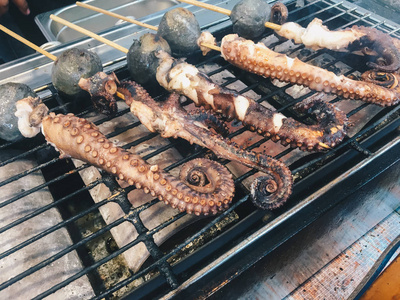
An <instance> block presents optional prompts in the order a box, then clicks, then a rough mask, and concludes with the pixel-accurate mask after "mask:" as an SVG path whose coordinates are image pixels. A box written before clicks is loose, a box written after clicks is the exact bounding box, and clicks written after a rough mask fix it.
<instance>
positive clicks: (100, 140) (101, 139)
mask: <svg viewBox="0 0 400 300" xmlns="http://www.w3.org/2000/svg"><path fill="white" fill-rule="evenodd" d="M97 142H98V143H104V142H105V139H103V138H100V139H98V140H97Z"/></svg>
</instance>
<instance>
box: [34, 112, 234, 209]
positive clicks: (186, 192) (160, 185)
mask: <svg viewBox="0 0 400 300" xmlns="http://www.w3.org/2000/svg"><path fill="white" fill-rule="evenodd" d="M42 132H43V134H44V136H45V138H46V140H47V141H48V142H49V143H50V144H52V145H54V147H56V148H57V149H58V151H59V152H60V154H61V155H60V157H63V158H64V157H73V158H76V159H80V160H82V161H85V162H88V163H90V164H92V165H94V166H96V167H98V168H101V169H103V170H105V171H107V172H109V173H111V174H114V175H115V176H117V177H118V178H119V179H120V180H124V181H126V182H127V183H128V184H129V185H135V186H136V187H137V188H142V189H143V190H144V191H145V192H146V193H151V194H152V195H154V196H157V197H158V198H159V199H160V200H162V201H164V202H165V203H166V204H169V205H171V206H172V207H173V208H178V209H179V210H180V211H186V212H187V213H190V214H191V213H194V214H196V215H200V214H203V215H208V214H216V213H218V212H220V211H223V210H225V209H227V208H228V207H229V203H230V202H231V201H232V198H233V194H234V182H233V180H232V175H231V174H230V173H229V172H228V171H227V170H224V168H223V167H222V166H220V167H218V171H217V172H216V171H214V170H212V171H211V172H207V169H203V170H204V171H205V172H207V176H209V177H208V180H209V182H210V183H211V186H212V187H211V188H207V191H206V192H201V191H199V190H197V189H193V188H191V187H190V186H188V185H186V184H184V183H183V182H182V181H181V180H179V179H177V178H175V177H174V176H172V175H170V174H169V173H166V172H164V171H163V170H160V168H159V167H158V166H157V165H150V164H148V163H146V162H145V161H144V160H143V159H142V158H141V157H140V156H138V155H135V154H132V153H130V152H128V151H126V150H124V149H122V148H120V147H116V146H114V145H113V144H112V142H110V141H109V140H107V138H106V137H105V136H104V135H103V134H102V133H101V132H100V131H99V130H98V129H97V128H96V126H95V125H94V124H93V123H91V122H89V121H87V120H85V119H82V118H78V117H76V116H74V115H73V114H68V115H61V114H59V115H56V114H54V113H50V115H48V116H46V117H44V118H43V120H42Z"/></svg>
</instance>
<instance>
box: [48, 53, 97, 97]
mask: <svg viewBox="0 0 400 300" xmlns="http://www.w3.org/2000/svg"><path fill="white" fill-rule="evenodd" d="M100 71H103V66H102V64H101V60H100V58H99V56H98V55H97V54H95V53H93V52H90V51H88V50H84V49H77V48H72V49H68V50H66V51H64V52H63V53H62V54H61V55H60V56H59V57H58V58H57V60H56V61H55V62H54V64H53V69H52V71H51V79H52V81H53V85H54V87H55V88H56V89H57V90H58V91H59V92H60V93H61V94H63V95H67V96H70V97H76V96H81V95H84V93H85V92H84V91H82V89H81V88H80V87H79V85H78V82H79V79H81V78H88V77H91V76H93V75H94V74H96V73H97V72H100Z"/></svg>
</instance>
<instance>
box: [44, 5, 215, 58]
mask: <svg viewBox="0 0 400 300" xmlns="http://www.w3.org/2000/svg"><path fill="white" fill-rule="evenodd" d="M76 5H78V6H81V7H84V8H87V9H90V10H94V11H97V12H99V13H102V14H105V15H108V16H111V17H114V18H117V19H121V20H124V21H127V22H129V23H132V24H136V25H139V26H142V27H145V28H148V29H151V30H154V31H157V30H158V27H156V26H153V25H149V24H147V23H143V22H140V21H137V20H133V19H130V18H126V17H124V16H122V15H119V14H116V13H112V12H109V11H106V10H104V9H101V8H98V7H96V6H93V5H89V4H86V3H82V2H79V1H77V2H76ZM50 18H51V16H50ZM65 22H66V21H65ZM60 23H61V22H60ZM64 25H66V24H64ZM66 26H68V25H66ZM75 26H76V25H75ZM77 27H79V26H77ZM71 28H72V27H71ZM72 29H75V28H72ZM89 32H90V31H89ZM81 33H83V32H81ZM90 33H91V32H90ZM91 34H93V35H94V33H91ZM89 36H90V37H92V38H94V39H96V38H95V37H94V36H92V35H89ZM99 37H100V36H99ZM99 41H100V40H99ZM108 45H109V44H108ZM201 45H202V46H204V47H207V48H210V49H213V50H216V51H219V52H221V48H220V47H218V46H216V45H213V44H208V43H201ZM110 46H112V45H110ZM112 47H113V46H112ZM114 48H115V47H114ZM121 51H124V50H121ZM125 53H128V52H125Z"/></svg>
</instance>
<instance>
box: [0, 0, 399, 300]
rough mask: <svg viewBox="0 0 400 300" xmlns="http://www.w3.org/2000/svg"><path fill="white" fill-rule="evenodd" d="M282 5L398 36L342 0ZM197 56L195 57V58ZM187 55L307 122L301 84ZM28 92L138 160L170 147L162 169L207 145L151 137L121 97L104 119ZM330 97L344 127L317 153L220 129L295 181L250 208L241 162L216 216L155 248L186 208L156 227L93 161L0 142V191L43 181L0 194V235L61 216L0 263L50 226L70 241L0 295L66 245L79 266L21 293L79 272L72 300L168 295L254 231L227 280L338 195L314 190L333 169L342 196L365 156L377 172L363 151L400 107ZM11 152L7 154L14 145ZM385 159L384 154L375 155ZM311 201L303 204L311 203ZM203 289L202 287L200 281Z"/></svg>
mask: <svg viewBox="0 0 400 300" xmlns="http://www.w3.org/2000/svg"><path fill="white" fill-rule="evenodd" d="M287 6H288V8H289V11H290V20H291V21H296V22H299V23H300V24H302V25H303V26H306V25H307V24H308V23H309V22H310V21H311V20H312V19H313V18H314V17H318V18H321V19H323V20H324V24H325V25H327V26H328V27H329V28H330V29H338V28H344V27H348V26H351V25H365V26H370V27H376V28H378V29H380V30H382V31H384V32H388V33H390V34H392V35H393V36H395V37H399V27H395V25H393V24H390V23H388V22H386V21H385V20H383V19H381V18H379V17H377V16H373V15H371V14H368V13H366V12H365V11H363V10H362V9H361V8H358V7H356V6H355V5H353V4H350V3H348V2H343V1H342V2H335V1H331V0H321V1H320V0H317V1H312V2H310V3H308V4H306V5H305V6H304V7H298V8H296V7H295V1H289V2H288V3H287ZM224 22H225V23H224ZM221 23H223V24H226V26H225V28H224V29H222V30H220V31H218V32H216V35H217V36H218V37H219V38H221V37H222V36H223V35H225V34H227V33H230V30H231V28H230V26H229V23H228V22H226V18H225V19H222V21H221ZM263 41H264V42H265V43H266V44H267V45H268V46H269V47H271V48H275V49H278V51H279V49H283V50H284V52H285V53H286V54H287V55H289V56H292V57H294V56H297V57H299V58H301V59H302V60H303V61H307V62H311V63H314V64H318V65H320V66H321V67H323V68H327V69H329V70H332V71H335V72H341V73H344V74H346V75H351V74H353V75H357V74H360V73H362V72H363V71H365V68H366V67H365V61H364V60H363V59H362V58H357V59H354V56H353V55H348V54H342V53H334V52H331V51H326V50H321V51H310V50H307V49H304V47H303V46H301V45H293V44H289V43H287V42H285V43H283V42H281V41H279V40H278V39H276V38H273V35H272V33H271V32H267V33H266V34H265V36H264V37H263ZM196 57H197V58H196V59H198V57H199V55H197V56H196ZM194 60H195V58H192V59H189V61H194ZM195 62H196V64H197V65H198V67H199V68H202V69H203V70H205V71H206V72H207V73H208V75H209V76H211V77H212V78H213V79H215V80H217V81H220V82H222V85H224V86H228V87H232V88H236V89H237V88H239V89H240V93H251V96H255V97H258V100H257V101H258V102H260V103H262V104H263V105H268V106H270V107H272V108H274V109H276V110H278V111H280V112H282V113H284V114H285V115H287V116H290V117H293V118H296V119H297V120H299V121H302V122H305V123H312V122H313V120H312V119H310V118H309V116H307V115H298V114H297V113H296V112H295V111H294V110H293V109H292V107H293V105H294V104H296V103H298V102H300V101H301V100H303V99H305V98H306V97H308V96H309V95H311V94H312V92H309V91H307V90H301V91H294V89H293V87H292V86H291V85H289V84H285V85H282V84H281V85H278V84H273V83H271V81H270V80H269V79H262V78H259V77H257V76H255V75H251V74H247V73H246V72H243V71H241V70H239V69H237V68H235V67H232V66H231V65H229V64H228V63H226V62H225V61H224V60H223V59H222V58H221V57H220V56H219V55H218V54H217V53H213V54H212V55H209V56H207V57H206V58H200V59H199V60H196V61H195ZM115 71H116V74H117V76H118V77H119V78H120V79H124V78H128V76H129V75H128V72H127V70H126V67H122V68H119V69H117V70H115ZM146 88H147V89H148V90H149V92H150V93H151V94H153V96H155V98H156V99H161V98H162V97H164V96H165V95H166V93H165V92H164V91H162V90H161V89H157V88H156V89H154V88H153V87H146ZM38 94H39V95H40V96H41V97H42V98H43V100H44V103H45V104H46V105H48V106H49V108H50V109H51V111H55V112H62V113H67V112H71V111H72V112H74V113H76V114H77V115H79V116H84V117H87V118H90V119H92V120H93V121H94V122H95V124H96V125H98V126H99V127H100V128H102V129H105V130H106V132H107V137H108V138H110V139H114V140H116V141H117V142H118V143H120V144H121V145H122V146H123V147H124V148H126V149H132V148H135V149H140V150H139V152H140V153H142V154H143V158H144V159H146V160H152V159H158V158H159V157H162V156H163V155H164V154H165V153H168V152H169V151H172V152H174V153H176V154H177V156H178V157H179V158H176V159H174V160H173V161H172V162H171V161H170V162H169V163H165V162H164V163H165V170H166V171H171V172H174V170H175V171H176V170H178V169H179V166H181V165H182V164H184V163H185V162H186V161H188V160H191V159H193V158H195V157H199V156H204V155H208V156H209V155H210V153H209V151H207V149H201V148H199V147H197V146H191V145H189V144H188V143H187V142H185V141H182V140H166V141H165V142H161V143H159V141H160V140H159V139H158V138H159V136H158V135H157V134H153V133H148V132H147V133H146V132H145V131H139V129H141V128H142V125H141V124H140V122H138V121H137V119H136V118H135V117H133V116H132V115H131V113H130V111H129V109H128V108H127V107H126V106H124V104H121V105H120V109H119V112H118V114H117V116H116V117H114V118H113V119H108V118H105V117H103V116H100V115H98V114H97V113H95V112H94V111H93V108H92V107H91V106H90V103H85V106H86V108H85V109H82V108H81V106H77V105H76V104H75V103H73V102H65V101H64V99H63V98H61V97H60V96H59V95H58V93H57V91H56V90H55V89H54V87H53V86H52V85H51V84H48V85H46V86H45V87H44V88H43V89H42V90H41V91H39V92H38ZM330 101H331V102H332V103H337V105H338V106H339V107H340V108H342V109H343V110H345V111H346V112H347V116H348V117H349V118H350V120H351V121H352V122H353V123H354V127H353V129H352V131H351V133H350V134H349V136H348V137H347V138H346V139H345V140H344V141H343V143H342V144H340V145H339V146H338V147H336V148H334V149H332V150H330V151H327V152H324V153H312V154H310V153H302V152H300V151H299V150H293V149H290V148H288V147H283V146H281V145H278V144H274V143H272V142H271V141H269V140H268V139H265V138H257V136H256V135H252V134H250V133H249V132H247V131H246V130H245V129H244V128H241V127H240V124H237V123H235V122H233V124H232V126H231V128H232V130H231V132H232V133H231V134H230V136H229V137H230V138H232V139H237V140H238V141H241V142H246V146H247V147H248V148H249V149H256V148H258V149H257V150H256V151H263V150H265V151H268V153H269V154H270V153H272V154H273V155H274V156H275V157H277V158H280V159H282V160H283V161H285V162H286V163H287V164H288V165H289V166H290V169H291V170H292V174H293V176H294V179H295V186H294V191H293V195H292V196H291V198H290V199H289V201H288V203H287V204H286V205H285V206H284V207H283V208H281V209H278V210H276V211H272V212H263V211H258V210H256V209H255V208H254V207H253V205H252V203H251V201H250V200H249V196H248V190H247V188H246V185H247V183H246V180H250V178H251V176H253V175H254V174H255V173H256V172H255V171H253V170H248V169H247V170H245V171H243V170H240V171H238V175H237V177H236V179H235V185H236V190H237V191H236V196H235V199H234V203H233V205H232V206H231V208H230V209H229V210H228V211H226V212H225V213H223V214H221V215H218V216H216V217H211V218H203V219H201V218H198V219H197V221H195V222H191V224H189V225H187V226H186V227H185V228H183V229H182V230H180V231H179V232H177V233H175V234H174V235H173V236H172V237H171V238H170V239H169V240H167V241H166V242H165V243H164V244H162V245H157V243H156V242H155V239H156V238H155V236H157V235H158V234H159V233H160V232H161V231H162V230H164V229H166V228H168V227H169V226H174V224H176V223H177V222H179V220H183V218H185V217H187V216H186V214H185V213H176V212H175V214H174V215H171V216H170V217H168V218H167V219H166V220H162V221H160V222H159V224H156V225H153V226H148V225H146V224H145V223H146V222H145V221H144V219H143V213H145V212H146V211H147V210H150V209H152V207H153V208H154V207H156V206H157V205H159V204H160V203H159V201H158V200H157V199H151V200H150V201H149V202H146V203H144V204H142V205H139V206H133V205H132V204H131V202H130V201H129V199H128V198H129V197H130V196H129V195H130V193H132V192H134V191H135V189H134V188H133V187H121V186H120V185H119V183H118V182H117V181H116V179H115V178H114V177H113V176H110V175H108V174H105V173H103V172H100V173H99V174H98V175H99V176H98V177H94V178H89V177H90V176H89V175H87V173H85V172H87V170H88V169H90V168H91V169H94V168H93V167H90V166H89V165H87V164H80V163H79V162H77V161H72V160H60V159H59V158H58V153H57V152H56V151H55V150H54V149H53V148H52V147H50V146H48V145H46V144H45V142H44V139H43V137H42V136H40V137H36V138H35V139H32V140H29V141H27V140H23V141H18V142H15V143H3V144H1V145H0V151H1V152H2V153H10V154H9V155H8V156H7V158H6V159H3V160H2V161H1V163H0V168H1V169H2V170H3V171H1V172H7V174H8V175H7V176H6V177H4V178H3V180H2V181H1V182H0V186H1V188H2V189H6V188H7V187H11V188H12V187H13V184H15V183H18V182H20V181H21V180H30V178H31V177H32V176H42V177H43V178H44V180H43V181H42V182H39V183H37V184H35V185H33V186H30V187H29V188H28V189H24V190H21V191H19V190H18V191H14V192H13V193H11V196H7V197H5V198H4V197H3V199H2V201H1V203H0V209H1V210H3V211H5V209H7V207H11V206H16V207H19V211H18V214H16V215H18V217H17V218H15V217H14V214H11V213H10V216H5V215H2V217H3V219H9V221H6V222H4V221H0V224H3V226H2V227H1V228H0V235H1V236H2V239H3V240H4V241H6V240H9V239H10V238H12V234H13V233H12V232H13V230H15V229H16V228H22V227H21V226H28V225H25V224H28V223H29V222H30V221H32V220H36V218H41V217H42V218H46V214H47V213H48V212H49V211H52V210H54V209H56V211H57V212H58V213H59V214H60V215H61V218H60V219H59V221H58V222H56V223H54V224H51V225H49V226H44V227H43V228H41V229H40V230H37V231H35V232H33V233H29V234H27V238H26V239H24V240H22V241H18V243H10V245H11V246H9V247H3V248H1V249H2V251H1V253H0V266H2V265H4V262H5V261H6V260H7V259H10V257H13V255H16V254H18V253H25V252H24V249H27V248H29V247H31V246H32V245H34V244H37V243H39V245H40V244H41V243H42V242H43V241H44V239H46V237H48V236H51V235H53V234H57V235H58V233H59V231H60V230H61V229H64V230H65V229H66V230H67V232H68V235H69V236H70V238H71V242H69V243H66V245H65V246H63V247H61V248H57V250H56V251H55V250H54V249H52V248H51V245H49V244H48V243H44V245H46V247H49V248H45V246H42V247H43V248H42V251H43V252H46V253H49V254H48V255H43V258H41V259H39V260H38V259H36V260H35V259H33V260H32V262H31V263H27V267H26V269H24V270H22V271H18V272H17V273H16V274H14V275H12V276H10V277H9V278H6V279H4V281H3V282H0V294H1V293H6V292H7V291H8V290H9V289H10V288H12V287H13V286H18V285H19V284H20V283H21V282H23V281H24V280H25V279H26V278H28V277H30V276H31V275H32V276H35V274H37V272H40V271H41V270H46V269H47V270H49V269H52V268H56V265H57V264H59V263H60V259H61V258H65V257H66V256H68V255H70V254H71V253H72V252H74V253H75V252H76V253H77V256H78V257H79V262H80V266H78V267H75V269H74V270H73V271H69V272H68V273H67V272H65V271H64V272H63V273H60V274H58V275H59V277H60V280H59V281H58V282H57V283H56V284H55V285H52V286H50V287H48V288H47V287H46V288H45V289H42V290H40V289H39V290H38V292H36V293H35V292H32V294H31V296H32V297H34V299H42V298H45V297H47V296H50V295H52V294H53V293H57V292H58V291H60V290H62V289H65V288H68V287H69V286H71V285H72V284H74V283H77V282H78V281H79V280H82V278H86V279H87V281H88V282H89V283H90V288H91V289H92V293H89V294H86V295H79V296H82V297H83V296H85V297H88V298H93V299H103V298H120V297H122V296H124V295H127V294H130V295H132V296H134V297H136V298H140V297H144V296H147V297H160V296H162V295H164V296H166V297H170V296H174V295H176V293H177V289H178V288H180V289H185V288H187V289H188V290H190V286H192V285H195V284H201V283H202V278H207V276H209V275H211V274H214V273H213V272H215V270H217V269H218V268H219V267H220V266H223V264H224V262H226V261H228V260H229V259H231V258H232V257H234V255H235V253H240V251H242V250H243V249H246V248H249V249H250V248H254V247H256V245H258V244H257V243H256V238H252V237H253V236H255V235H260V236H269V237H270V240H269V241H268V243H264V246H265V245H267V246H266V248H263V250H262V253H258V254H257V255H255V256H254V257H252V258H251V259H249V260H248V263H247V264H245V265H242V266H241V267H240V268H239V269H237V273H236V275H230V276H228V275H224V276H226V278H228V281H229V280H231V279H232V278H234V277H235V276H238V274H240V273H241V272H242V271H244V270H245V269H246V268H248V267H249V266H250V265H251V264H252V263H254V262H255V261H257V259H259V257H262V256H263V255H266V254H267V253H268V252H269V251H271V250H272V249H274V248H275V247H277V246H278V245H279V244H281V243H282V242H283V241H285V240H286V239H287V238H289V237H290V236H291V235H293V234H294V233H296V232H297V231H299V230H301V229H302V228H303V227H304V226H306V225H307V224H309V223H310V222H312V220H313V219H315V218H316V217H317V216H318V215H319V214H321V213H322V212H323V211H325V210H326V209H328V208H329V207H331V206H332V205H334V204H335V203H337V202H338V201H339V200H340V198H341V197H337V198H335V199H332V198H334V197H335V196H334V194H332V196H330V197H329V196H326V194H324V191H322V192H321V190H324V189H326V188H329V187H331V182H332V180H335V179H338V178H342V177H343V176H344V175H343V174H345V175H346V176H345V177H348V178H347V180H346V179H340V180H339V181H340V182H343V184H344V185H343V186H344V187H345V188H344V189H343V190H342V191H341V193H342V195H343V197H344V196H345V195H346V193H349V192H351V190H352V189H353V188H354V183H355V182H356V181H351V180H356V179H354V178H353V177H352V175H356V176H355V177H356V178H358V177H357V176H359V175H358V174H356V171H354V170H353V169H354V168H355V166H358V165H360V164H361V165H369V164H370V162H374V160H375V161H376V162H378V161H379V164H380V167H379V168H378V169H375V168H373V170H374V171H373V174H378V173H379V172H380V171H382V169H384V162H382V161H381V159H378V158H377V159H375V158H374V157H380V155H379V153H381V151H383V150H382V149H385V151H386V149H395V148H396V147H397V143H396V138H397V136H398V133H397V132H396V130H397V128H398V127H399V125H400V118H399V109H400V106H398V105H397V106H394V107H388V108H379V107H376V106H374V105H369V104H366V103H363V102H360V101H348V100H342V99H340V98H336V97H333V98H332V99H331V100H330ZM189 103H190V102H189V101H187V102H185V103H184V105H189ZM121 120H122V121H121ZM365 120H366V121H365ZM137 131H138V132H141V134H139V135H133V136H132V135H129V132H137ZM143 132H144V133H143ZM127 136H129V137H127ZM15 149H16V150H18V151H14V150H15ZM396 149H397V148H396ZM393 159H397V158H393ZM26 160H29V161H34V162H35V163H33V164H31V165H29V166H27V167H26V166H25V167H23V168H22V169H21V170H18V171H16V172H14V169H12V170H13V171H10V170H9V169H7V168H8V167H10V166H13V165H14V164H18V163H20V162H21V161H26ZM220 162H222V163H223V164H225V165H226V166H228V167H229V168H231V170H233V169H235V167H234V166H233V167H232V164H231V163H230V162H229V161H226V160H223V161H221V160H220ZM382 163H383V164H382ZM387 164H390V162H386V165H387ZM371 165H372V163H371ZM1 169H0V170H1ZM93 172H97V171H96V170H94V171H93ZM96 174H97V173H96ZM367 181H368V179H365V178H364V179H359V182H356V185H357V184H363V183H365V182H367ZM101 188H103V189H106V190H107V191H109V194H108V196H107V197H103V198H101V197H100V199H97V200H95V201H93V195H98V194H101V193H100V192H99V190H100V189H101ZM43 193H50V194H51V196H52V198H53V199H54V201H51V202H49V203H47V204H43V205H38V206H36V207H26V206H24V205H25V204H24V203H25V202H24V201H25V199H26V198H27V197H34V198H39V197H41V195H42V194H43ZM312 194H317V195H325V197H324V198H325V199H324V200H315V199H316V198H317V199H320V198H321V197H314V198H312V199H314V200H310V199H311V198H310V195H312ZM19 203H21V204H19ZM109 205H112V206H114V207H115V206H116V207H117V210H118V211H119V212H120V214H119V215H117V216H115V217H113V218H112V217H110V219H112V220H111V221H110V220H107V219H106V222H105V221H104V220H103V218H105V213H104V211H102V209H104V208H106V207H109ZM310 207H313V209H312V210H311V208H310ZM107 216H110V215H107ZM8 217H9V218H8ZM296 219H297V220H296ZM123 224H130V225H129V226H131V228H134V230H133V231H132V234H131V237H132V238H131V239H130V240H128V241H126V242H125V243H119V242H118V241H116V240H117V238H115V230H117V229H118V227H120V226H121V225H123ZM279 226H284V227H285V230H284V231H282V229H280V228H281V227H279ZM135 232H136V233H137V234H135ZM127 235H128V236H129V235H130V234H127ZM133 236H134V237H133ZM249 237H250V240H252V239H253V240H254V243H251V242H247V241H244V240H245V238H249ZM271 237H272V238H271ZM264 241H265V239H264ZM139 244H141V245H144V246H145V248H146V249H147V251H148V252H149V258H148V259H147V260H146V262H144V264H143V265H142V266H141V267H140V268H139V270H138V271H137V272H136V273H135V272H133V271H132V268H129V263H127V261H126V260H127V259H129V258H128V257H127V256H124V254H125V253H127V252H128V251H129V249H131V248H132V247H134V246H136V245H139ZM195 245H196V246H195ZM237 245H239V246H240V247H239V246H237ZM5 246H7V245H5ZM99 248H104V251H103V252H102V253H100V254H96V252H97V251H98V249H99ZM239 248H240V249H239ZM53 250H54V251H53ZM230 252H231V253H230ZM38 256H39V257H41V256H40V255H38ZM26 259H28V258H26ZM226 274H229V273H226ZM226 278H225V279H226ZM216 280H217V279H216ZM204 292H205V293H207V289H205V290H204ZM55 295H57V294H55Z"/></svg>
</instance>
